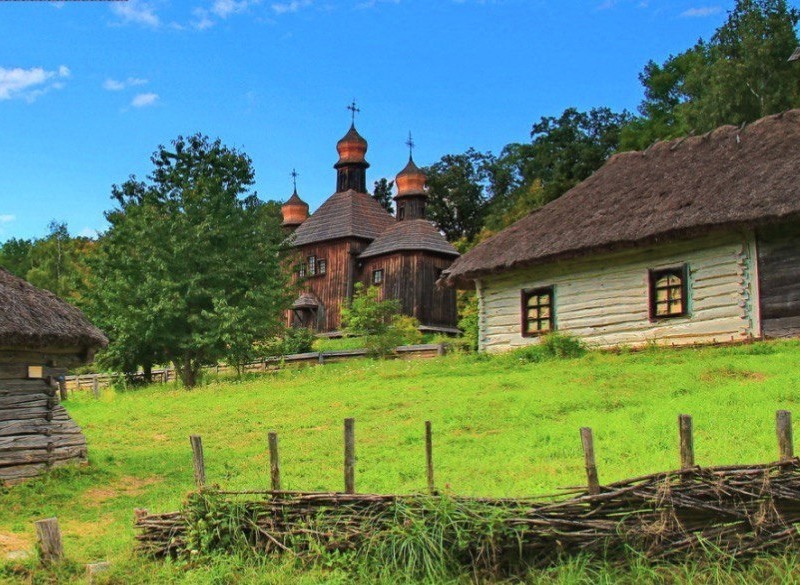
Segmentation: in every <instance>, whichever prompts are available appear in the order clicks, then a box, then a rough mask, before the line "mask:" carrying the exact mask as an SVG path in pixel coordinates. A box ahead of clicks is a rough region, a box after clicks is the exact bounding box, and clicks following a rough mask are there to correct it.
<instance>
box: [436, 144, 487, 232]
mask: <svg viewBox="0 0 800 585" xmlns="http://www.w3.org/2000/svg"><path fill="white" fill-rule="evenodd" d="M493 160H494V158H493V157H492V155H491V154H488V153H480V152H477V151H475V150H474V149H472V148H470V149H469V150H468V151H467V152H465V153H463V154H448V155H445V156H443V157H442V158H441V159H440V160H439V161H438V162H436V163H434V164H433V165H431V166H430V167H428V168H427V169H425V173H426V175H427V179H428V205H427V215H428V218H429V219H430V220H431V221H433V222H434V223H435V224H436V225H437V226H438V227H439V229H440V230H442V232H444V234H445V237H447V239H448V240H450V241H451V242H454V241H456V240H459V239H465V240H467V241H471V240H472V239H474V238H475V236H476V235H477V234H478V233H479V232H480V231H481V228H482V227H483V222H484V219H485V216H486V212H487V208H488V202H489V198H490V192H489V190H488V187H489V183H488V179H489V168H490V166H491V164H492V162H493Z"/></svg>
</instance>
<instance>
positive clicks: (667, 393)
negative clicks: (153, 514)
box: [0, 342, 800, 583]
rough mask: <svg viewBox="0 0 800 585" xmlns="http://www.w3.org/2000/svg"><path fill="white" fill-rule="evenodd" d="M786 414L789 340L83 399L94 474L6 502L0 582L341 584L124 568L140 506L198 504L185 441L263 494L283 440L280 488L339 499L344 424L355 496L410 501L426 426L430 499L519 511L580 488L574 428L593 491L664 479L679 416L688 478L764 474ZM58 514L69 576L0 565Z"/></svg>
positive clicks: (79, 401) (295, 575)
mask: <svg viewBox="0 0 800 585" xmlns="http://www.w3.org/2000/svg"><path fill="white" fill-rule="evenodd" d="M798 401H800V343H798V342H781V343H768V344H763V343H759V344H753V345H746V346H737V347H723V348H706V349H686V350H649V351H643V352H639V353H622V354H619V355H614V354H606V353H589V354H587V355H586V356H584V357H582V358H578V359H573V360H552V361H545V362H542V363H532V364H523V363H520V361H519V360H518V359H517V358H515V357H514V356H501V357H494V358H486V357H483V356H463V355H461V356H459V355H454V356H446V357H444V358H440V359H436V360H428V361H388V362H384V361H371V360H358V361H350V362H343V363H338V364H329V365H325V366H324V367H310V368H307V369H302V370H286V371H283V372H280V373H278V374H272V375H263V376H261V377H252V378H248V379H246V380H241V381H231V380H218V381H214V380H210V381H209V382H208V384H207V385H204V386H202V387H200V388H197V389H195V390H193V391H191V392H187V391H185V390H183V389H181V388H179V387H176V386H161V385H159V386H152V387H149V388H143V389H140V390H131V391H126V392H119V391H114V390H111V389H109V390H106V391H104V392H103V394H102V396H101V399H100V400H94V399H93V398H92V397H91V393H90V392H89V393H86V394H82V395H78V396H75V397H73V398H71V399H70V400H69V401H68V402H67V403H66V406H67V408H68V409H69V411H70V413H71V414H72V416H73V417H74V418H75V419H76V420H77V421H78V423H79V424H80V425H81V426H82V427H83V428H84V431H85V433H86V436H87V438H88V441H89V448H90V464H89V465H88V466H86V467H82V468H72V469H62V470H57V471H56V472H54V473H53V474H51V475H50V476H48V477H45V478H42V479H38V480H35V481H32V482H30V483H28V484H25V485H22V486H18V487H15V488H13V489H10V490H6V491H4V492H0V581H3V580H5V581H8V582H69V581H74V582H80V579H81V577H80V575H82V573H81V570H80V568H79V566H80V564H82V563H86V562H94V561H98V560H110V561H112V563H113V564H114V566H115V569H114V571H113V572H112V573H111V574H110V575H109V576H108V577H107V580H108V581H109V582H120V583H122V582H174V583H212V582H220V583H225V582H232V581H238V582H242V583H245V582H260V583H262V582H263V583H303V582H305V583H340V582H341V583H345V582H350V581H349V580H348V579H349V577H348V576H345V575H341V574H339V573H338V572H337V571H326V570H324V569H315V570H309V571H300V570H299V569H298V568H297V567H296V566H295V565H294V563H292V562H291V561H287V560H282V561H270V562H269V565H268V566H267V567H263V566H253V565H252V563H245V564H244V565H243V564H242V563H239V562H237V560H236V559H233V560H231V559H227V560H226V559H217V560H216V561H215V562H213V563H210V564H205V565H200V566H194V565H192V564H188V565H187V564H180V563H178V564H176V563H171V564H163V563H151V562H149V561H144V560H142V559H138V558H136V557H135V556H133V555H132V552H131V550H132V547H133V529H132V518H133V510H134V508H148V509H150V510H151V511H171V510H175V509H178V507H179V506H180V504H181V502H182V499H183V497H184V495H185V494H186V492H187V491H188V490H190V489H191V488H192V485H193V479H192V465H191V452H190V448H189V441H188V436H189V435H190V434H199V435H202V437H203V442H204V447H205V454H206V460H207V470H208V476H209V480H210V481H211V482H213V483H219V484H220V485H221V486H223V487H225V488H231V489H239V488H244V489H246V488H254V489H262V488H265V487H267V486H268V485H269V471H268V456H267V453H266V434H267V432H268V431H269V430H277V431H278V432H279V434H280V440H281V455H282V466H283V481H284V486H285V488H287V489H297V490H339V489H341V487H342V469H341V460H342V446H341V435H342V419H344V418H345V417H348V416H353V417H355V418H356V421H357V422H356V436H357V454H358V465H357V478H356V484H357V489H358V491H362V492H418V491H422V490H423V489H424V487H425V468H424V451H423V449H424V442H423V430H424V426H423V423H424V421H425V420H431V421H432V422H433V428H434V459H435V463H436V477H437V483H438V484H439V485H440V486H441V487H443V488H446V489H447V490H449V491H451V492H453V493H455V494H465V495H491V496H519V495H535V494H548V493H553V492H554V491H556V490H557V488H559V487H563V486H572V485H578V484H581V483H582V482H583V480H584V476H583V461H582V452H581V447H580V438H579V434H578V429H579V427H581V426H591V427H592V428H593V429H594V432H595V448H596V451H597V458H598V467H599V472H600V479H601V482H610V481H613V480H617V479H622V478H625V477H628V476H633V475H641V474H644V473H648V472H653V471H658V470H664V469H668V468H669V469H672V468H675V467H676V466H677V461H678V449H677V424H676V417H677V415H678V414H679V413H689V414H692V415H693V416H694V424H695V446H696V453H697V460H698V463H699V464H702V465H721V464H729V463H742V462H759V461H767V460H773V459H774V458H775V457H776V455H777V447H776V440H775V430H774V416H775V411H776V410H777V409H781V408H786V409H789V410H792V409H796V406H797V403H798ZM796 410H798V411H800V409H796ZM798 414H800V412H798ZM52 515H55V516H58V518H59V521H60V523H61V527H62V531H63V532H64V537H65V547H66V552H67V556H68V557H69V559H70V561H71V563H67V564H66V565H65V567H63V568H62V569H60V572H59V571H56V572H52V571H51V572H38V573H37V572H33V570H32V568H33V567H34V566H35V561H34V560H32V559H29V560H5V561H4V560H3V559H5V558H7V555H8V554H9V552H12V551H19V550H29V549H32V541H33V527H32V522H33V521H34V520H36V519H40V518H44V517H48V516H52ZM759 566H761V568H759ZM637 567H638V568H637ZM764 567H766V568H764ZM787 567H788V568H787ZM692 570H693V569H692V568H691V567H683V568H682V569H681V571H683V572H684V574H685V575H686V577H685V578H686V579H688V581H684V582H691V581H698V582H702V581H704V580H705V582H731V583H733V582H741V579H745V580H749V577H747V575H750V576H752V578H753V579H754V580H755V579H758V580H761V581H764V580H765V579H766V581H769V578H767V577H765V576H764V575H772V576H773V577H774V578H776V579H779V580H778V581H776V582H781V579H782V577H776V575H782V576H784V577H786V578H790V580H789V581H786V582H794V578H795V577H796V578H797V579H798V580H800V569H798V568H797V565H796V563H795V561H793V560H792V559H775V560H764V561H763V562H761V565H756V566H754V567H751V568H749V569H747V570H748V571H755V572H754V573H752V574H751V573H743V572H741V570H740V569H731V570H730V571H728V572H726V570H725V569H724V567H723V568H720V567H719V566H718V567H715V568H714V570H713V571H712V573H708V572H707V571H705V569H697V571H699V572H697V573H692V572H691V571H692ZM637 571H644V572H642V573H639V572H637ZM659 571H660V569H653V568H652V567H643V566H642V567H639V566H638V565H636V563H635V562H634V563H632V564H631V566H630V567H629V568H628V569H626V570H625V571H623V572H622V573H620V572H619V570H618V569H615V568H610V567H599V568H598V567H587V566H583V565H581V562H580V561H575V562H571V563H566V564H565V565H564V566H562V567H559V568H557V569H554V570H553V571H550V572H546V573H542V574H538V575H537V577H536V581H537V582H538V581H540V580H541V581H544V582H581V581H582V580H583V581H585V582H598V581H599V582H603V581H605V582H620V581H625V580H630V582H636V581H641V580H646V579H649V578H651V577H652V580H654V581H656V582H658V581H660V580H662V576H659V575H661V573H659ZM704 571H705V572H704ZM763 571H766V573H763ZM669 574H671V575H679V574H680V571H678V572H676V571H671V572H670V573H669ZM234 575H236V576H237V577H235V578H234V577H233V576H234ZM715 575H716V576H715ZM726 575H729V576H730V579H731V580H730V581H726V580H725V579H727V578H728V577H727V576H726ZM706 579H708V580H706ZM715 579H716V580H715ZM720 579H721V580H720ZM678 580H680V579H678ZM766 581H765V582H766Z"/></svg>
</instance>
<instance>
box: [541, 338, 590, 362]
mask: <svg viewBox="0 0 800 585" xmlns="http://www.w3.org/2000/svg"><path fill="white" fill-rule="evenodd" d="M542 348H544V352H545V354H546V355H548V356H549V357H554V358H562V359H563V358H577V357H581V356H582V355H583V354H585V353H586V344H585V343H584V342H583V341H581V340H580V339H578V338H577V337H574V336H572V335H563V334H561V333H550V334H549V335H545V336H544V337H543V338H542Z"/></svg>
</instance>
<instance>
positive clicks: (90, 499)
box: [83, 475, 161, 506]
mask: <svg viewBox="0 0 800 585" xmlns="http://www.w3.org/2000/svg"><path fill="white" fill-rule="evenodd" d="M160 481H161V478H160V477H157V476H153V477H134V476H132V475H126V476H124V477H121V478H119V479H118V480H117V481H114V482H112V483H110V484H108V485H106V486H102V487H96V488H92V489H90V490H87V491H86V492H85V493H84V494H83V499H84V500H85V501H86V503H87V505H89V506H99V505H101V504H104V503H105V502H107V501H109V500H112V499H114V498H118V497H120V496H138V495H140V494H142V493H143V492H144V490H145V488H146V487H148V486H151V485H153V484H156V483H159V482H160Z"/></svg>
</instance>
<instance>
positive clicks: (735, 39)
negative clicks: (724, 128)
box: [622, 0, 800, 149]
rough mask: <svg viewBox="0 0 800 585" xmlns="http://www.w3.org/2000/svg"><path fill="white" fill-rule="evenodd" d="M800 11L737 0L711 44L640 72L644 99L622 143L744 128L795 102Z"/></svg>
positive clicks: (778, 3) (798, 97)
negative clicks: (727, 127)
mask: <svg viewBox="0 0 800 585" xmlns="http://www.w3.org/2000/svg"><path fill="white" fill-rule="evenodd" d="M798 19H800V12H798V10H797V9H796V8H790V7H789V6H788V5H787V2H786V0H737V2H736V5H735V7H734V9H733V10H732V11H731V12H730V13H729V14H728V19H727V21H726V22H725V23H724V24H723V25H722V26H721V27H720V28H719V29H717V31H716V32H715V33H714V35H713V36H712V38H711V40H710V41H709V42H704V41H702V40H701V41H699V42H698V43H697V44H696V45H695V46H693V47H691V48H690V49H688V50H687V51H685V52H683V53H680V54H679V55H676V56H671V57H670V58H669V59H667V61H666V62H665V63H664V64H663V65H658V64H656V63H654V62H652V61H651V62H650V63H648V64H647V66H646V67H645V69H644V72H643V73H642V74H641V75H640V79H641V81H642V84H643V85H644V88H645V99H644V101H643V102H642V104H641V106H640V108H639V111H640V114H641V117H640V118H637V119H636V120H635V121H634V122H633V123H632V124H631V125H630V126H629V127H628V128H626V129H625V131H624V133H623V142H622V144H623V147H624V148H640V149H641V148H646V147H647V146H649V145H650V144H652V143H653V142H654V141H656V140H659V139H669V138H675V137H677V136H682V135H686V134H689V133H692V132H694V133H698V134H699V133H704V132H707V131H709V130H713V129H714V128H716V127H718V126H721V125H723V124H737V125H741V124H744V123H747V122H752V121H754V120H757V119H758V118H761V117H763V116H767V115H769V114H775V113H778V112H782V111H784V110H787V109H789V108H793V107H798V106H800V71H799V70H798V69H797V68H796V67H795V66H794V65H796V64H792V63H789V62H788V60H787V59H788V56H789V55H790V54H791V53H792V51H793V50H794V49H795V48H796V47H797V45H798V38H797V33H796V30H795V27H796V26H797V23H798Z"/></svg>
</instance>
